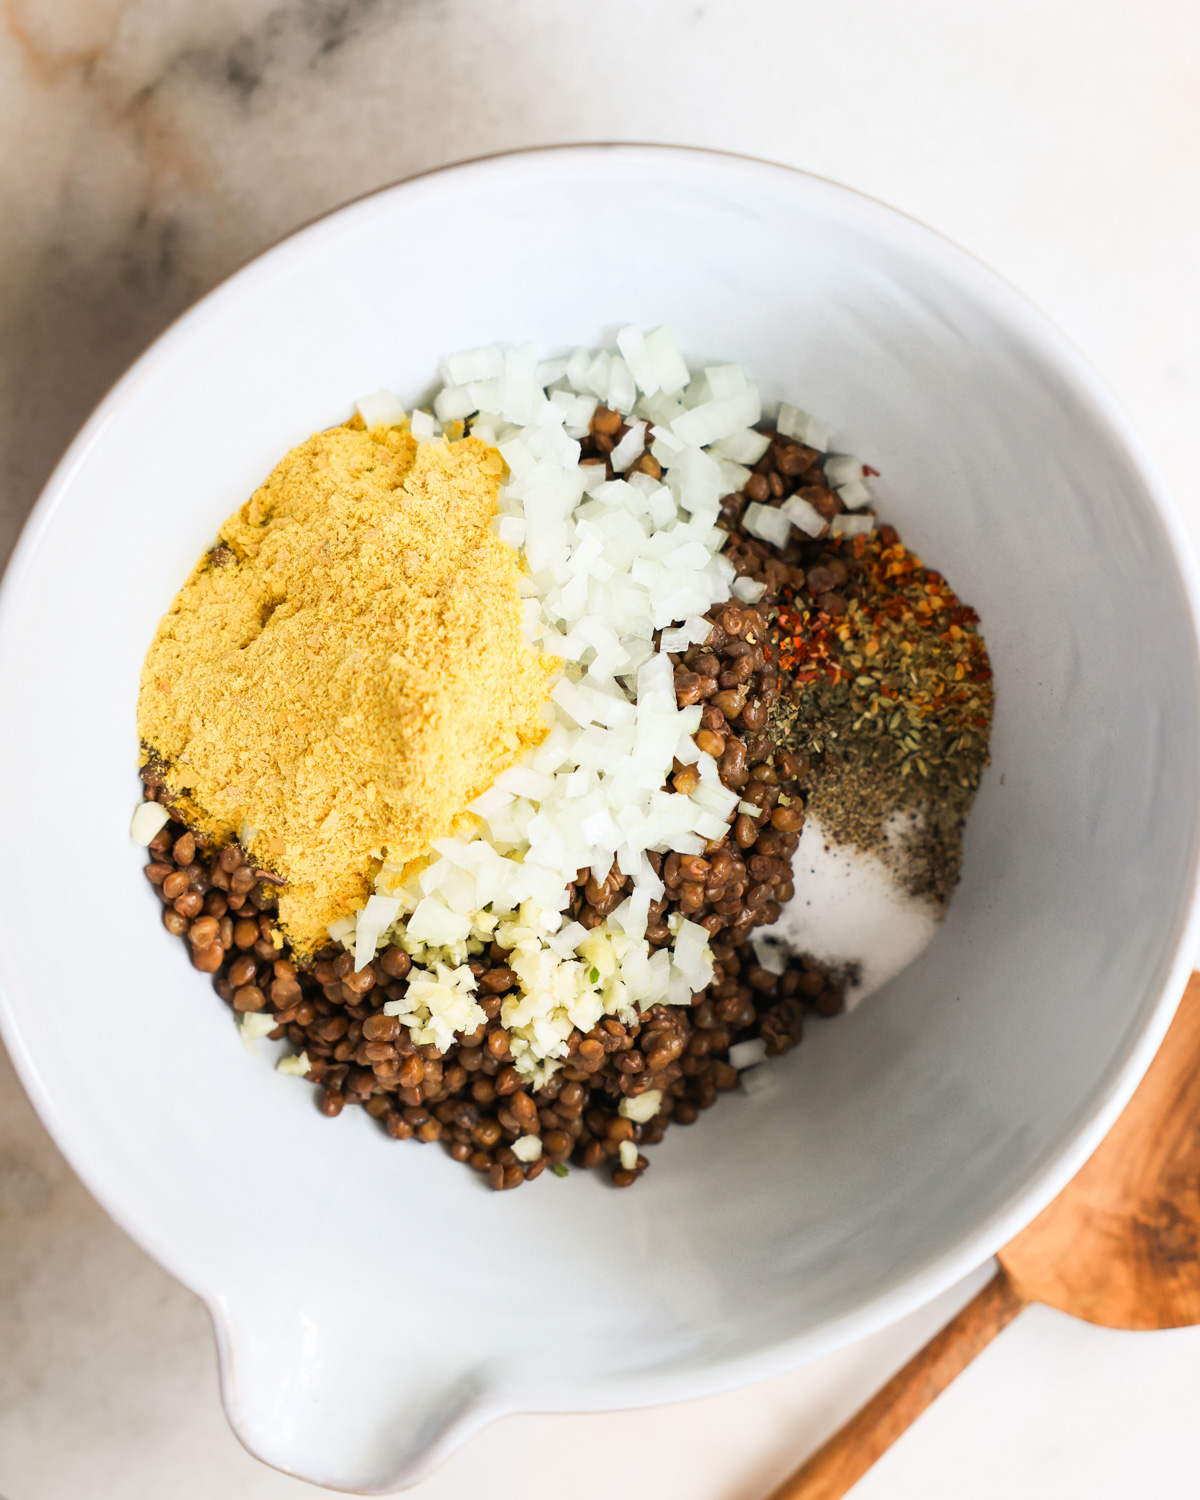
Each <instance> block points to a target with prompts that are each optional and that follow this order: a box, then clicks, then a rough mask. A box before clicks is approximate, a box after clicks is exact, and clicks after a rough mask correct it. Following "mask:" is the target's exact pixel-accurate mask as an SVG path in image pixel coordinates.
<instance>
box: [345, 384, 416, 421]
mask: <svg viewBox="0 0 1200 1500" xmlns="http://www.w3.org/2000/svg"><path fill="white" fill-rule="evenodd" d="M354 405H355V406H356V407H357V409H358V414H359V416H360V417H361V418H362V419H363V421H364V422H365V423H366V424H367V426H368V427H380V426H382V427H399V425H400V423H401V422H403V421H404V419H405V417H406V415H407V413H406V412H405V410H404V405H403V403H402V402H401V400H400V398H399V396H394V395H393V394H392V392H391V391H389V390H381V391H375V392H373V393H372V394H371V395H370V396H360V397H359V398H358V400H357V401H356V402H355V403H354Z"/></svg>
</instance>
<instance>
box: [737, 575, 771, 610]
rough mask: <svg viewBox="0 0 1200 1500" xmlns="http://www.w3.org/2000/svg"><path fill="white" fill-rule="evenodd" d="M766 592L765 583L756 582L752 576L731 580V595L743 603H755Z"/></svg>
mask: <svg viewBox="0 0 1200 1500" xmlns="http://www.w3.org/2000/svg"><path fill="white" fill-rule="evenodd" d="M766 592H767V586H766V584H765V583H761V582H756V581H755V580H754V579H753V578H735V579H734V580H733V597H734V598H735V599H740V600H741V601H742V602H743V604H757V603H758V601H759V600H760V599H761V598H762V596H763V595H764V594H765V593H766Z"/></svg>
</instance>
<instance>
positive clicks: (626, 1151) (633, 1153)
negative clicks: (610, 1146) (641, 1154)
mask: <svg viewBox="0 0 1200 1500" xmlns="http://www.w3.org/2000/svg"><path fill="white" fill-rule="evenodd" d="M617 1158H618V1160H619V1161H620V1163H621V1165H622V1166H623V1167H624V1168H625V1170H626V1171H627V1172H636V1171H637V1163H638V1148H637V1146H636V1145H635V1144H634V1142H633V1141H622V1142H621V1144H620V1145H619V1146H618V1147H617Z"/></svg>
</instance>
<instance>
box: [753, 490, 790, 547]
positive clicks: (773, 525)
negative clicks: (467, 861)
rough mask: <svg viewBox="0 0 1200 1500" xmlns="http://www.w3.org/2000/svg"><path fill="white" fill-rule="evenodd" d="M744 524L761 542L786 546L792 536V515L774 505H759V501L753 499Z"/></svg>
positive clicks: (775, 545)
mask: <svg viewBox="0 0 1200 1500" xmlns="http://www.w3.org/2000/svg"><path fill="white" fill-rule="evenodd" d="M743 525H744V526H745V528H746V530H747V531H748V532H749V533H750V535H751V536H756V537H757V538H758V539H759V541H761V542H770V543H771V545H772V546H774V547H786V546H787V543H788V538H789V537H790V536H791V527H792V522H791V519H790V517H789V516H788V515H787V514H785V512H784V511H782V510H776V509H775V508H774V506H769V505H759V504H758V502H757V501H751V502H750V504H749V505H748V506H747V507H746V514H745V516H744V518H743Z"/></svg>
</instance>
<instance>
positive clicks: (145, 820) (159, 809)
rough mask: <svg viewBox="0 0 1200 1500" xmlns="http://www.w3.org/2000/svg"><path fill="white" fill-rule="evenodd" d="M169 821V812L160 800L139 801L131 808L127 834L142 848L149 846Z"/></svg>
mask: <svg viewBox="0 0 1200 1500" xmlns="http://www.w3.org/2000/svg"><path fill="white" fill-rule="evenodd" d="M170 821H171V814H170V813H169V812H168V811H167V809H166V808H165V807H164V806H163V805H162V803H161V802H139V803H138V805H137V806H136V807H135V808H134V810H133V818H132V820H131V822H130V824H129V836H130V838H131V839H132V840H133V842H134V843H135V844H140V845H141V846H142V848H143V849H146V848H149V846H150V841H151V840H152V839H153V838H155V837H156V836H157V835H158V834H160V833H161V832H162V830H163V829H164V828H165V827H166V826H167V824H168V823H169V822H170Z"/></svg>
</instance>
